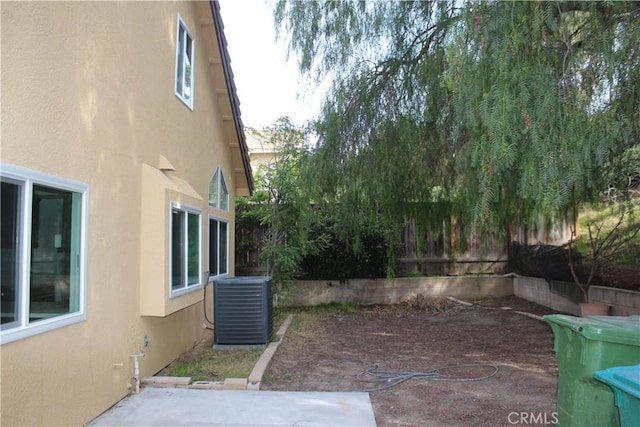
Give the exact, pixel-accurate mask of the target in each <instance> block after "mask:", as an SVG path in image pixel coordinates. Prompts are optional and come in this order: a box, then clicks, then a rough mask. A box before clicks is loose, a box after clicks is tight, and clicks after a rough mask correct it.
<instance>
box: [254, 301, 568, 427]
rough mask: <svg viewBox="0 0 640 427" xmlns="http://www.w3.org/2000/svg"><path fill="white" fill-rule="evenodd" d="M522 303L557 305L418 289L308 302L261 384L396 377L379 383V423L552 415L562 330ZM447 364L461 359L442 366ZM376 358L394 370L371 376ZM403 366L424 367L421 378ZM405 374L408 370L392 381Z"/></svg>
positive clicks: (276, 386) (379, 365) (488, 422)
mask: <svg viewBox="0 0 640 427" xmlns="http://www.w3.org/2000/svg"><path fill="white" fill-rule="evenodd" d="M501 307H511V310H504V309H502V308H501ZM515 310H521V311H526V312H529V313H533V314H537V315H543V314H549V313H551V311H550V310H548V309H546V308H544V307H541V306H538V305H535V304H531V303H528V302H526V301H524V300H521V299H518V298H515V297H508V298H500V299H496V300H491V301H487V302H484V303H479V304H475V305H474V306H473V307H466V306H461V305H457V304H449V302H448V301H446V302H440V303H439V304H437V305H433V304H431V303H428V302H425V301H420V300H419V299H418V300H414V301H412V302H411V303H405V304H400V305H396V306H385V307H379V306H374V307H361V308H357V309H355V310H353V311H341V310H324V311H320V312H318V311H305V310H301V311H299V312H298V313H297V314H296V317H295V318H294V322H293V324H292V326H291V327H290V328H289V330H288V331H287V334H286V335H285V337H284V340H283V342H282V343H281V345H280V347H279V348H278V351H277V353H276V354H275V356H274V358H273V360H272V361H271V364H270V365H269V368H268V369H267V372H266V373H265V377H264V378H263V386H262V389H264V390H290V391H349V390H351V391H353V390H371V389H380V388H384V387H387V388H384V389H382V390H379V391H373V392H371V393H370V396H371V401H372V403H373V407H374V411H375V416H376V421H377V423H378V426H380V427H384V426H421V427H423V426H424V427H427V426H441V427H446V426H456V427H459V426H510V425H552V423H553V422H554V421H555V410H556V393H557V388H556V387H557V365H556V360H555V354H554V352H553V333H552V331H551V328H550V327H549V326H548V325H547V324H546V323H545V322H542V321H539V320H535V319H532V318H530V317H526V316H523V315H521V314H517V313H515V312H514V311H515ZM444 367H454V368H450V369H444V370H440V371H435V372H434V371H433V370H434V369H436V368H444ZM374 368H375V369H376V371H375V372H376V373H381V372H382V373H384V374H387V375H389V376H391V377H393V378H392V380H391V381H386V382H375V383H374V382H367V381H365V380H367V379H369V380H371V379H373V378H374V377H371V376H368V375H365V371H366V370H371V369H374ZM496 368H497V372H496ZM401 373H421V374H422V378H416V377H415V376H414V375H407V376H406V377H403V376H401V375H400V374H401ZM403 378H409V379H406V380H405V381H404V382H401V383H399V384H397V385H395V386H394V385H393V384H394V383H395V381H396V380H400V379H403ZM474 378H484V379H477V380H475V381H474V380H473V379H474ZM451 379H457V381H450V380H451ZM532 421H533V422H532Z"/></svg>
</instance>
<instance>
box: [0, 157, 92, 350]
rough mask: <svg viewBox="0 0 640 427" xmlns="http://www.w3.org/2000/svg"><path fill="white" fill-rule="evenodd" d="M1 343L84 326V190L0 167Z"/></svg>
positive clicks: (48, 178)
mask: <svg viewBox="0 0 640 427" xmlns="http://www.w3.org/2000/svg"><path fill="white" fill-rule="evenodd" d="M0 179H1V183H2V189H1V191H0V195H1V197H2V201H1V204H0V209H1V211H2V221H1V225H2V230H1V241H2V248H1V251H0V258H1V260H2V271H1V274H2V282H1V284H2V288H1V294H2V297H1V307H2V309H1V313H2V328H1V329H2V332H1V335H0V336H1V338H2V342H3V343H5V342H10V341H14V340H16V339H20V338H24V337H27V336H30V335H35V334H37V333H40V332H44V331H47V330H51V329H55V328H58V327H62V326H66V325H69V324H71V323H76V322H79V321H82V320H84V319H85V318H86V314H85V287H86V284H85V260H86V244H85V236H86V224H87V218H86V217H87V194H88V186H86V185H84V184H80V183H77V182H74V181H69V180H65V179H61V178H57V177H52V176H49V175H45V174H42V173H39V172H34V171H30V170H27V169H23V168H18V167H13V166H8V165H3V167H2V176H1V177H0Z"/></svg>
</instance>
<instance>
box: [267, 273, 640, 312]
mask: <svg viewBox="0 0 640 427" xmlns="http://www.w3.org/2000/svg"><path fill="white" fill-rule="evenodd" d="M563 287H567V288H568V289H563ZM572 288H573V284H571V283H562V282H554V283H553V285H549V283H548V282H547V281H546V280H544V279H539V278H535V277H524V276H517V275H504V276H502V275H499V276H498V275H488V276H441V277H403V278H396V279H389V280H385V279H352V280H347V281H346V282H343V283H340V282H338V281H331V280H298V281H296V282H294V283H293V284H292V285H290V287H289V289H288V292H287V294H286V295H283V296H282V295H281V297H280V301H278V303H279V304H280V305H295V306H307V305H318V304H328V303H331V302H337V303H351V304H358V305H370V304H395V303H399V302H402V301H406V300H408V299H411V298H413V297H415V296H416V295H418V294H421V295H423V296H425V297H431V298H437V297H449V296H452V297H456V298H460V299H475V298H482V297H489V296H493V297H501V296H507V295H516V296H517V297H520V298H522V299H526V300H528V301H531V302H535V303H536V304H540V305H544V306H546V307H549V308H551V309H553V310H555V311H557V312H559V313H568V314H573V315H575V316H579V315H580V310H579V306H578V303H577V302H576V301H577V300H576V299H575V289H572ZM572 291H574V292H573V293H574V297H573V298H571V297H568V295H569V296H570V295H571V293H572ZM589 298H590V299H591V301H592V302H602V303H605V304H609V305H611V307H612V308H611V314H612V315H614V316H629V315H640V292H633V291H627V290H624V289H615V288H605V287H601V286H592V287H591V289H590V290H589Z"/></svg>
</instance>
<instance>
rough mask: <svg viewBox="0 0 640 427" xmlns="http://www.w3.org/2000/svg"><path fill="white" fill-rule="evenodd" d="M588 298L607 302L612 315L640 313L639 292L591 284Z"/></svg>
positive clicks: (593, 300)
mask: <svg viewBox="0 0 640 427" xmlns="http://www.w3.org/2000/svg"><path fill="white" fill-rule="evenodd" d="M589 300H590V301H591V302H601V303H604V304H609V305H610V306H611V314H612V315H613V316H630V315H632V314H636V315H640V292H634V291H628V290H626V289H615V288H605V287H603V286H592V287H591V288H589Z"/></svg>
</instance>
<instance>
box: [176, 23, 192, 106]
mask: <svg viewBox="0 0 640 427" xmlns="http://www.w3.org/2000/svg"><path fill="white" fill-rule="evenodd" d="M176 40H177V43H176V96H177V97H178V98H180V99H181V100H182V101H183V102H184V103H185V104H187V105H188V106H189V108H191V109H193V81H194V80H193V59H194V58H193V53H194V41H193V36H192V35H191V31H189V28H187V26H186V25H185V23H184V21H183V20H182V18H181V17H180V16H179V15H178V34H177V37H176Z"/></svg>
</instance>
